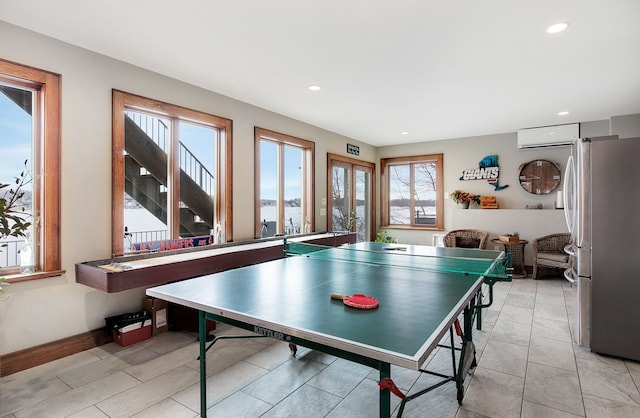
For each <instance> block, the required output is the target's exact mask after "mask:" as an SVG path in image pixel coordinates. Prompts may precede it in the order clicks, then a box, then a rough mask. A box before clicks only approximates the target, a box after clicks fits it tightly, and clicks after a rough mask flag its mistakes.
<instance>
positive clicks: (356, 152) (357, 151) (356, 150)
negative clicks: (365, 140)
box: [347, 144, 360, 155]
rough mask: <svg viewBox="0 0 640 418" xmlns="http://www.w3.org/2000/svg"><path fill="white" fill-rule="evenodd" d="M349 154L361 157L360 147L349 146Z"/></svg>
mask: <svg viewBox="0 0 640 418" xmlns="http://www.w3.org/2000/svg"><path fill="white" fill-rule="evenodd" d="M347 154H353V155H360V147H359V146H357V145H352V144H347Z"/></svg>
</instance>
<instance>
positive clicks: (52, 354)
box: [0, 328, 113, 376]
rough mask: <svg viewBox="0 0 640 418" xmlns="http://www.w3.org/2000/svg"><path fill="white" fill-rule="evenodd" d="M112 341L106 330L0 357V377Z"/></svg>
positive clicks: (90, 332) (86, 333)
mask: <svg viewBox="0 0 640 418" xmlns="http://www.w3.org/2000/svg"><path fill="white" fill-rule="evenodd" d="M112 341H113V337H112V335H111V333H110V332H108V331H107V329H106V328H100V329H97V330H94V331H89V332H85V333H82V334H78V335H74V336H72V337H67V338H63V339H61V340H57V341H52V342H50V343H46V344H42V345H37V346H35V347H30V348H25V349H23V350H19V351H14V352H13V353H8V354H4V355H2V356H0V376H9V375H10V374H13V373H17V372H20V371H22V370H26V369H30V368H32V367H35V366H39V365H41V364H45V363H48V362H50V361H53V360H58V359H60V358H62V357H66V356H69V355H71V354H76V353H79V352H81V351H84V350H89V349H90V348H94V347H98V346H101V345H104V344H107V343H110V342H112Z"/></svg>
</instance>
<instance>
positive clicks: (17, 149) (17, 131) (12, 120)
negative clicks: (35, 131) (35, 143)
mask: <svg viewBox="0 0 640 418" xmlns="http://www.w3.org/2000/svg"><path fill="white" fill-rule="evenodd" d="M26 159H29V160H31V116H30V115H29V114H28V113H27V112H25V111H24V110H22V109H21V108H20V107H19V106H17V105H16V104H15V103H13V102H12V101H11V100H9V99H8V98H7V97H6V96H5V95H4V94H2V93H0V181H1V182H3V183H11V182H13V181H14V178H15V177H16V176H18V175H19V174H20V172H21V171H22V170H23V168H24V160H26Z"/></svg>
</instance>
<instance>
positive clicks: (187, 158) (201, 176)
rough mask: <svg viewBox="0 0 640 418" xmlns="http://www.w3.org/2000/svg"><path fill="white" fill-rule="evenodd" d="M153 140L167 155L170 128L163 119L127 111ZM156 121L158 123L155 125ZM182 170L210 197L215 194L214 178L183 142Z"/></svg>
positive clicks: (126, 113)
mask: <svg viewBox="0 0 640 418" xmlns="http://www.w3.org/2000/svg"><path fill="white" fill-rule="evenodd" d="M125 115H127V116H128V117H129V118H130V119H131V120H132V121H133V122H134V123H135V124H136V125H137V126H138V127H139V128H140V129H142V131H143V132H144V133H145V134H146V135H147V136H148V137H149V138H151V140H152V141H153V142H154V143H155V144H156V145H158V146H159V147H160V149H162V150H163V151H164V152H165V154H167V153H168V152H167V137H168V131H169V127H168V126H167V124H166V123H164V121H162V119H159V118H156V117H153V116H148V115H144V114H141V113H137V112H130V111H125ZM154 121H156V122H157V123H154ZM180 169H181V170H182V171H184V172H185V174H186V175H187V176H189V178H191V179H192V180H193V181H194V182H196V184H197V185H198V186H199V187H200V188H201V189H202V190H204V192H205V193H206V194H208V195H209V196H213V192H214V184H215V183H214V176H213V174H212V173H211V172H210V171H209V170H208V169H207V168H206V167H205V166H204V165H203V164H202V162H201V161H200V160H199V159H198V157H196V156H195V155H194V154H193V153H192V152H191V151H190V150H189V149H188V148H187V147H186V146H184V144H183V143H182V142H180Z"/></svg>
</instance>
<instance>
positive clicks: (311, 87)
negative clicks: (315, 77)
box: [307, 86, 320, 91]
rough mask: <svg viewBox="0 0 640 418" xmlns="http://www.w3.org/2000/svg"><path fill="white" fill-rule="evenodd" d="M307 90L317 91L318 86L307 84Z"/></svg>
mask: <svg viewBox="0 0 640 418" xmlns="http://www.w3.org/2000/svg"><path fill="white" fill-rule="evenodd" d="M307 88H308V89H309V90H311V91H319V90H320V86H309V87H307Z"/></svg>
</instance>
